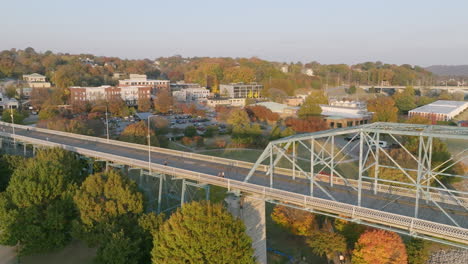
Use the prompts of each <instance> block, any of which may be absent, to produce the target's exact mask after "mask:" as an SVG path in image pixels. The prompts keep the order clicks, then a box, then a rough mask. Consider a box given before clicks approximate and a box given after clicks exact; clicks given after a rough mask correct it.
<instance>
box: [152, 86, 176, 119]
mask: <svg viewBox="0 0 468 264" xmlns="http://www.w3.org/2000/svg"><path fill="white" fill-rule="evenodd" d="M172 106H173V99H172V96H171V94H170V91H169V90H166V89H162V90H159V92H158V93H157V95H156V99H155V100H154V108H155V109H156V111H158V112H159V113H163V114H166V113H168V112H169V111H170V110H172Z"/></svg>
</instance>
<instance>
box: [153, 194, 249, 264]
mask: <svg viewBox="0 0 468 264" xmlns="http://www.w3.org/2000/svg"><path fill="white" fill-rule="evenodd" d="M251 243H252V241H251V239H250V238H249V237H248V236H247V234H246V233H245V227H244V224H243V223H242V222H241V221H240V220H238V219H235V218H234V217H233V216H232V215H231V214H229V213H228V212H227V210H226V209H224V208H223V206H222V205H220V204H211V203H210V202H192V203H190V204H185V205H184V206H183V207H182V208H181V209H178V210H177V212H175V213H174V214H172V215H171V217H170V218H169V219H168V220H167V221H166V222H164V223H163V224H162V226H161V228H160V230H159V232H158V233H157V235H156V236H155V238H154V248H153V251H152V255H153V263H174V264H176V263H177V264H178V263H220V264H221V263H255V260H254V258H253V249H252V245H251Z"/></svg>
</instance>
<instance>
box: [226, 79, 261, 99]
mask: <svg viewBox="0 0 468 264" xmlns="http://www.w3.org/2000/svg"><path fill="white" fill-rule="evenodd" d="M262 89H263V85H261V84H257V83H255V82H253V83H230V84H221V85H220V87H219V90H220V91H221V95H222V96H225V97H230V98H260V97H262V96H261V92H262Z"/></svg>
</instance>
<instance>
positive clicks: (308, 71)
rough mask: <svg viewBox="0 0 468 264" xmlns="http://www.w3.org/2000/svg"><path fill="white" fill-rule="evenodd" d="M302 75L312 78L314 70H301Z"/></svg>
mask: <svg viewBox="0 0 468 264" xmlns="http://www.w3.org/2000/svg"><path fill="white" fill-rule="evenodd" d="M302 73H303V74H305V75H307V76H310V77H312V76H314V70H312V69H310V68H305V69H303V70H302Z"/></svg>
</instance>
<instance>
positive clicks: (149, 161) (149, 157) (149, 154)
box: [147, 115, 156, 174]
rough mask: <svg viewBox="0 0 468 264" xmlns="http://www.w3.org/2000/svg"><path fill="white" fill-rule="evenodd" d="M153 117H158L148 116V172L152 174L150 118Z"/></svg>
mask: <svg viewBox="0 0 468 264" xmlns="http://www.w3.org/2000/svg"><path fill="white" fill-rule="evenodd" d="M151 117H156V116H155V115H150V116H148V135H147V137H148V172H149V173H150V174H151V135H150V120H151Z"/></svg>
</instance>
